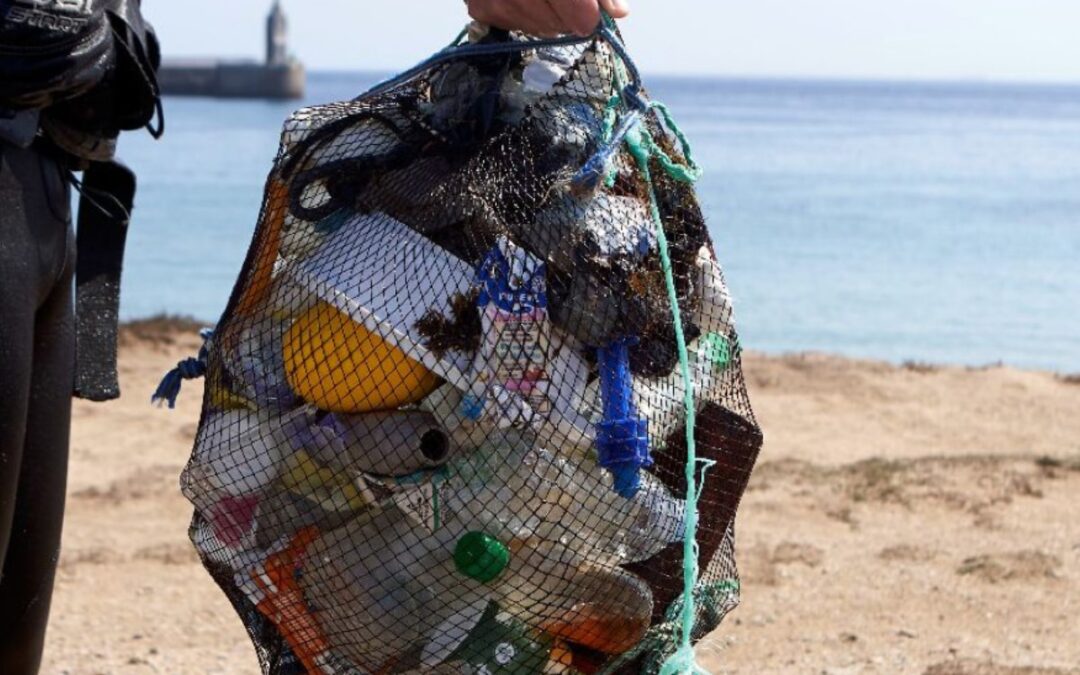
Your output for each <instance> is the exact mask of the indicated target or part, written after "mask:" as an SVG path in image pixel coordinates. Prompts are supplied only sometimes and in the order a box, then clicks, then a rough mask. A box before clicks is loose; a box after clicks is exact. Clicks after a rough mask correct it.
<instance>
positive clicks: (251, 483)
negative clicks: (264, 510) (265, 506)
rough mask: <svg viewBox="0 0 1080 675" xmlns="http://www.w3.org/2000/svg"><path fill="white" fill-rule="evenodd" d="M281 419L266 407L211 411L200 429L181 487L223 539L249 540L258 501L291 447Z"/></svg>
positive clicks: (245, 542)
mask: <svg viewBox="0 0 1080 675" xmlns="http://www.w3.org/2000/svg"><path fill="white" fill-rule="evenodd" d="M278 422H279V418H276V417H271V416H270V415H268V414H265V413H255V412H251V411H249V410H243V409H242V410H228V411H224V412H211V413H209V414H208V416H207V418H206V420H205V421H204V423H203V425H202V427H201V428H200V429H199V433H198V435H197V437H196V439H195V452H194V454H193V455H192V459H191V461H190V462H189V463H188V465H187V467H185V469H184V472H183V473H182V474H181V479H180V482H181V489H182V491H183V493H184V496H186V497H187V498H188V499H189V500H190V501H191V502H192V503H193V504H194V505H195V507H196V508H197V509H198V510H199V511H200V512H201V513H202V514H203V515H204V516H205V517H206V518H207V520H208V521H210V523H211V525H212V526H213V531H214V534H215V535H216V536H217V539H218V541H219V542H220V543H221V544H224V545H226V546H229V547H234V548H242V547H244V546H246V545H248V544H250V541H251V537H252V536H253V534H254V528H255V525H256V523H255V514H256V509H257V508H258V504H259V502H260V501H261V499H262V496H263V495H264V493H265V491H266V489H267V488H268V487H269V486H270V485H271V483H273V482H274V481H275V480H276V479H277V477H278V475H279V472H280V469H281V466H282V464H283V462H284V460H285V457H286V455H287V454H288V453H289V449H288V447H287V446H286V445H285V444H283V443H282V440H281V437H280V436H279V435H278V434H277V429H278V426H277V424H278Z"/></svg>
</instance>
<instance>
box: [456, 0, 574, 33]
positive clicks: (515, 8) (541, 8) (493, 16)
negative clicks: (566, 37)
mask: <svg viewBox="0 0 1080 675" xmlns="http://www.w3.org/2000/svg"><path fill="white" fill-rule="evenodd" d="M469 15H470V16H472V18H474V19H476V20H477V21H480V22H482V23H486V24H488V25H490V26H495V27H496V28H503V29H506V30H518V31H522V32H525V33H529V34H530V35H541V36H548V35H557V34H559V33H562V32H565V30H564V28H563V25H562V21H561V20H560V18H559V15H558V14H556V13H555V10H554V9H552V7H551V6H550V5H549V4H548V3H547V2H544V0H469Z"/></svg>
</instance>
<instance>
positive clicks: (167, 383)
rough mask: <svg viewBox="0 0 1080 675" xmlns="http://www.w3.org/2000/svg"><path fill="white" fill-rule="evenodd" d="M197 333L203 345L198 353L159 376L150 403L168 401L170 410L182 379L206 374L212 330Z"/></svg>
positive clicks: (174, 402)
mask: <svg viewBox="0 0 1080 675" xmlns="http://www.w3.org/2000/svg"><path fill="white" fill-rule="evenodd" d="M199 335H200V336H201V337H202V339H203V346H202V348H201V349H200V350H199V355H198V356H197V357H194V358H187V359H184V360H183V361H181V362H180V363H178V364H176V367H175V368H173V369H172V370H170V371H169V372H167V373H165V377H163V378H161V384H159V385H158V388H157V390H156V391H154V395H153V396H151V397H150V402H151V403H152V404H155V405H160V404H162V403H168V404H169V409H170V410H171V409H174V408H176V399H177V398H178V397H179V396H180V388H181V387H182V386H183V384H184V380H197V379H199V378H201V377H205V376H206V359H207V357H208V356H209V344H210V339H211V338H212V337H213V336H214V332H213V331H212V330H210V329H209V328H207V329H204V330H202V331H201V332H200V333H199Z"/></svg>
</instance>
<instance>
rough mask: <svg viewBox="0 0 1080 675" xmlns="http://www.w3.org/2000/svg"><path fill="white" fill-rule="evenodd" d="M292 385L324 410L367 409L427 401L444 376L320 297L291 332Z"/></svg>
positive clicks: (288, 341) (288, 364)
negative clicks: (319, 301) (437, 374)
mask: <svg viewBox="0 0 1080 675" xmlns="http://www.w3.org/2000/svg"><path fill="white" fill-rule="evenodd" d="M284 352H285V353H284V356H285V374H286V377H287V378H288V380H289V386H291V387H292V389H293V391H294V392H296V394H297V395H298V396H300V397H301V398H303V399H304V400H306V401H308V402H309V403H312V404H313V405H315V406H317V407H318V408H320V409H322V410H328V411H331V412H341V413H364V412H373V411H376V410H393V409H396V408H400V407H401V406H403V405H408V404H410V403H417V402H419V401H421V400H422V399H423V398H424V397H426V396H427V395H428V394H430V393H431V392H433V391H435V388H436V387H437V386H438V384H439V378H438V377H437V376H436V375H435V374H434V373H432V372H431V371H430V370H428V369H427V368H425V367H424V366H423V365H422V364H421V363H420V362H418V361H416V360H414V359H411V358H409V357H408V356H407V355H406V354H405V352H403V351H401V350H400V349H399V348H397V347H396V346H394V345H393V344H391V343H389V342H387V341H386V340H384V339H383V338H382V337H380V336H379V335H376V334H375V333H372V332H371V331H369V330H368V329H367V328H365V327H364V326H363V325H361V324H359V323H357V322H355V321H353V320H352V319H350V318H349V317H348V316H347V315H346V314H344V313H342V312H340V311H338V310H337V309H336V308H334V307H333V306H331V305H328V304H326V303H319V304H317V305H315V306H314V307H312V308H311V309H310V310H308V311H307V312H306V313H304V314H303V315H301V316H300V317H299V318H298V319H297V320H296V322H295V323H294V324H293V325H292V327H291V328H290V329H289V332H288V333H287V334H286V335H285V345H284Z"/></svg>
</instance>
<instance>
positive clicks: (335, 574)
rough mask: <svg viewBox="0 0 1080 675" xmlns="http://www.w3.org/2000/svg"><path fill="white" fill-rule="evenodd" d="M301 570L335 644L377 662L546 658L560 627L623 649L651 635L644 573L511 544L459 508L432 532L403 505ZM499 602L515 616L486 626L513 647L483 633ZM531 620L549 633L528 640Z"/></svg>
mask: <svg viewBox="0 0 1080 675" xmlns="http://www.w3.org/2000/svg"><path fill="white" fill-rule="evenodd" d="M298 576H299V579H300V582H299V583H300V585H301V587H302V588H303V594H304V597H305V598H306V599H307V603H308V607H309V608H310V612H311V613H312V615H313V616H314V617H315V618H316V620H317V622H318V625H319V626H320V628H321V634H322V635H325V636H327V639H328V642H329V646H330V648H332V649H333V650H334V651H335V652H337V653H340V654H341V655H343V656H345V657H347V658H348V659H349V660H350V661H352V662H353V663H357V664H359V663H366V664H373V670H375V671H382V670H385V669H391V668H392V669H394V670H397V671H400V672H404V671H409V670H416V669H420V670H423V669H425V668H435V667H437V666H439V664H440V659H449V660H451V661H453V660H462V659H464V660H465V661H466V662H475V660H476V659H478V658H479V659H481V662H482V663H484V664H487V665H488V666H489V667H490V666H491V664H490V663H488V662H487V661H486V659H488V658H494V659H496V663H497V661H498V660H499V659H507V661H506V663H503V664H498V665H504V666H505V665H509V664H511V663H515V659H518V658H523V657H527V658H528V660H529V661H530V662H534V661H535V662H540V663H542V662H544V661H545V660H546V659H547V658H548V656H549V655H550V653H551V649H552V642H553V640H552V638H554V637H559V638H561V639H564V640H566V641H569V642H576V643H578V644H581V645H583V646H587V647H589V648H591V649H597V650H600V651H605V652H606V653H618V652H619V651H621V650H625V649H627V648H628V646H632V645H633V644H634V643H635V642H636V641H638V640H640V639H641V638H642V637H643V635H644V633H645V631H646V630H647V628H648V625H649V620H650V617H651V613H652V595H651V592H650V590H649V588H648V587H647V585H645V584H644V582H642V581H641V580H640V579H638V578H637V577H635V576H634V575H632V574H630V573H628V572H625V571H623V570H620V569H618V568H613V567H606V566H601V565H592V564H588V563H586V562H583V561H582V560H581V558H580V556H579V554H578V552H577V551H575V550H573V549H571V548H569V547H566V546H564V545H562V544H559V543H557V542H542V541H539V542H538V541H536V540H513V541H510V542H509V543H507V542H505V541H503V540H502V539H501V538H499V537H498V536H495V535H492V534H488V533H487V532H486V531H484V530H475V529H471V524H470V522H469V521H468V519H466V518H462V517H460V514H453V515H451V516H450V517H449V519H448V520H447V521H446V522H445V523H444V525H443V526H442V527H441V528H439V529H438V530H436V531H435V532H433V533H429V532H427V531H426V530H423V529H420V528H417V527H416V526H415V524H414V523H413V521H412V520H411V519H410V517H409V516H408V515H407V514H405V513H404V512H403V511H402V510H401V509H399V508H397V507H396V506H391V507H389V508H385V509H382V510H379V511H377V512H372V513H369V514H366V515H362V516H361V517H360V518H358V519H356V520H354V521H353V522H352V523H350V524H349V525H346V526H345V527H342V528H339V529H337V530H335V531H333V532H330V533H327V534H324V535H323V536H321V537H320V538H319V539H317V540H316V541H314V543H313V544H312V545H311V546H310V548H308V549H307V553H306V556H305V557H304V562H303V564H302V567H301V568H300V569H299V575H298ZM491 603H496V604H497V605H498V606H499V607H500V608H501V609H502V610H503V611H504V612H505V613H506V614H507V617H504V618H499V616H500V615H501V612H500V613H499V614H497V615H496V619H495V620H496V621H498V623H499V624H501V626H502V627H501V628H500V629H498V630H496V629H494V628H489V629H488V630H490V631H491V632H490V633H488V632H486V631H485V632H484V633H482V634H484V635H489V636H490V635H497V634H500V633H501V634H502V636H503V639H502V640H501V641H502V642H508V644H510V645H511V646H512V647H513V654H511V653H510V652H511V650H508V649H502V650H497V651H492V650H490V649H488V648H487V647H486V646H485V644H486V643H485V642H484V641H483V640H482V641H479V642H477V641H476V640H475V638H476V636H477V635H478V633H477V632H476V631H477V629H478V628H479V627H480V626H481V625H482V623H483V621H484V618H485V615H486V613H487V610H488V609H489V608H490V606H491ZM490 620H491V619H490V617H489V621H490ZM523 626H531V627H533V629H539V630H543V631H544V632H546V633H547V634H548V637H547V638H544V639H542V640H537V639H535V638H534V639H531V640H527V641H526V639H525V630H524V629H523V628H521V627H523ZM508 634H514V637H512V638H508V637H506V636H507V635H508ZM515 645H516V646H515ZM519 650H520V653H519ZM418 654H419V656H418ZM455 655H456V656H455ZM417 658H418V659H419V662H412V661H411V660H412V659H417ZM495 672H514V671H506V670H504V671H495ZM534 672H535V671H534Z"/></svg>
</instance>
